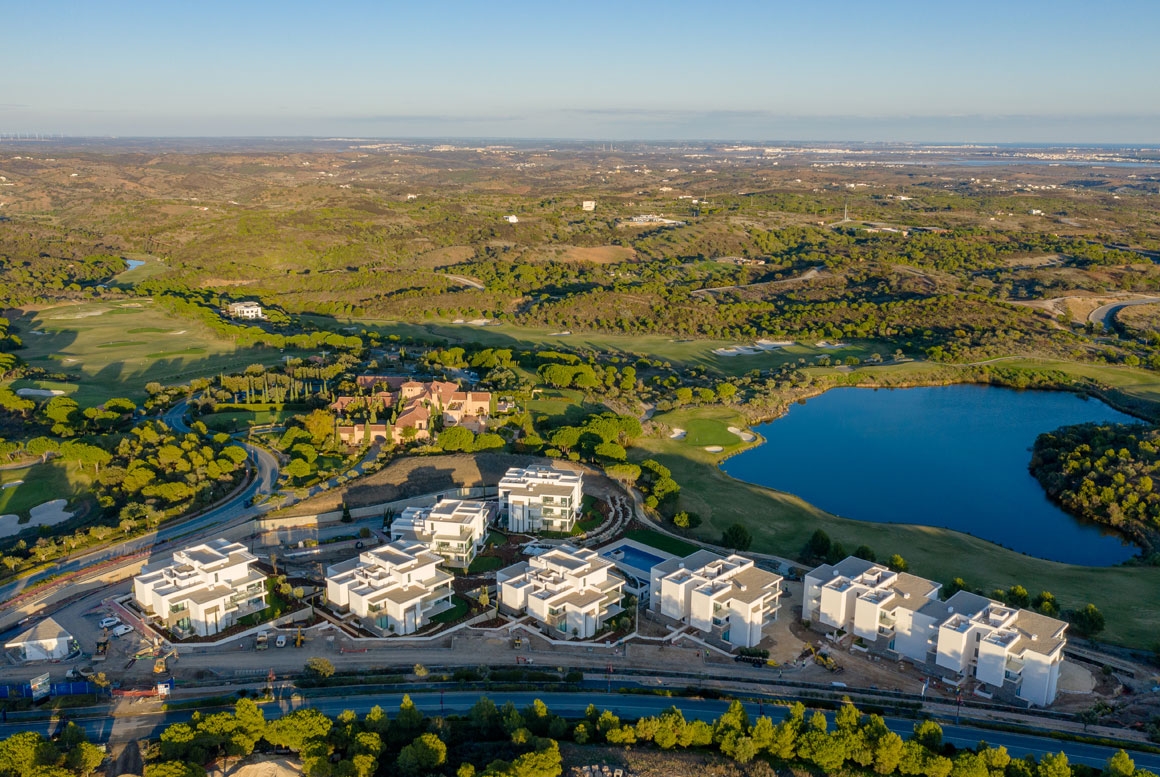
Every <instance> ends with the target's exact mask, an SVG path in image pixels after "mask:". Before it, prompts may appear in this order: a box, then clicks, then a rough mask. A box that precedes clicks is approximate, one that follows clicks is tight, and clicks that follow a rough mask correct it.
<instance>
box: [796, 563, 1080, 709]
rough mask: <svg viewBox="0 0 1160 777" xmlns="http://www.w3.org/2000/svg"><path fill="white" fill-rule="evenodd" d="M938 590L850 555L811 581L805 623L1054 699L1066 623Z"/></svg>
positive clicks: (1044, 700) (1033, 697)
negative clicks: (944, 595) (942, 595)
mask: <svg viewBox="0 0 1160 777" xmlns="http://www.w3.org/2000/svg"><path fill="white" fill-rule="evenodd" d="M939 589H940V584H939V583H936V582H933V581H931V580H927V579H926V578H922V577H918V576H917V575H911V574H908V573H906V572H893V571H891V570H889V569H887V568H886V567H883V566H880V565H878V564H874V563H872V562H869V561H865V560H864V559H860V558H856V557H854V556H850V557H848V558H846V559H843V560H842V561H840V562H838V563H837V564H823V565H821V566H819V567H818V568H816V569H814V570H812V571H811V572H809V573H808V574H807V575H806V577H805V594H804V605H803V609H802V617H803V618H805V619H806V620H809V621H814V622H816V623H819V624H823V625H825V626H831V627H833V628H835V629H843V630H845V631H847V632H851V633H853V634H854V635H856V636H857V637H860V638H861V639H863V640H864V641H865V642H868V643H871V644H873V645H881V646H882V647H883V648H885V649H886V650H887V651H890V652H892V653H896V654H898V655H899V656H901V657H904V658H907V659H909V660H911V661H913V662H916V663H919V664H925V665H928V666H937V667H941V668H943V669H946V670H948V672H949V673H951V674H954V675H957V676H959V677H973V678H975V679H976V680H978V681H979V682H981V683H983V684H985V685H986V686H990V687H992V688H993V689H994V690H999V689H1005V690H1010V691H1013V692H1014V694H1015V696H1017V697H1018V698H1020V699H1023V700H1024V701H1026V702H1028V703H1029V704H1035V705H1039V706H1047V705H1049V704H1051V703H1052V702H1053V701H1054V700H1055V696H1056V692H1057V687H1058V683H1059V671H1060V665H1061V664H1062V663H1063V648H1064V645H1065V644H1066V643H1067V640H1066V638H1065V637H1064V633H1065V632H1066V630H1067V624H1066V623H1064V622H1063V621H1060V620H1056V619H1055V618H1049V617H1047V616H1045V615H1040V614H1039V613H1036V612H1032V611H1031V610H1021V609H1017V608H1014V607H1008V606H1007V605H1004V604H1002V603H1000V602H996V601H993V600H991V599H988V598H987V597H985V596H979V595H978V594H974V593H971V592H969V591H958V592H956V593H955V594H954V595H953V596H951V597H950V598H949V599H947V600H946V601H945V602H944V601H941V600H940V599H939V596H938V595H939Z"/></svg>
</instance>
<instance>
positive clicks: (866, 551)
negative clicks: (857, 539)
mask: <svg viewBox="0 0 1160 777" xmlns="http://www.w3.org/2000/svg"><path fill="white" fill-rule="evenodd" d="M854 555H855V556H857V557H858V558H860V559H864V560H866V561H869V562H871V563H873V562H875V561H877V560H878V556H877V555H876V554H875V553H874V549H873V548H871V547H870V546H869V545H859V546H858V547H856V548H854Z"/></svg>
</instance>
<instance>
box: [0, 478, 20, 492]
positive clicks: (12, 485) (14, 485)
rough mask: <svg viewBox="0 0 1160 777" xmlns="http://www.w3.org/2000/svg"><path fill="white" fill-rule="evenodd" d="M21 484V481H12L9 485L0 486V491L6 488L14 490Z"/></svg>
mask: <svg viewBox="0 0 1160 777" xmlns="http://www.w3.org/2000/svg"><path fill="white" fill-rule="evenodd" d="M23 482H24V481H23V480H13V481H12V482H11V483H5V484H4V485H2V486H0V491H3V490H4V489H6V488H16V487H17V486H19V485H20V484H22V483H23Z"/></svg>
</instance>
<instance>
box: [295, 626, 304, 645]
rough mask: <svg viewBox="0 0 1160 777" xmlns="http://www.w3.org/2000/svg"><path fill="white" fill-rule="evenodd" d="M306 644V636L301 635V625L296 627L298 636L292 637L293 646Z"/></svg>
mask: <svg viewBox="0 0 1160 777" xmlns="http://www.w3.org/2000/svg"><path fill="white" fill-rule="evenodd" d="M305 644H306V637H304V636H302V627H301V626H299V627H298V636H296V637H294V647H296V648H300V647H302V646H303V645H305Z"/></svg>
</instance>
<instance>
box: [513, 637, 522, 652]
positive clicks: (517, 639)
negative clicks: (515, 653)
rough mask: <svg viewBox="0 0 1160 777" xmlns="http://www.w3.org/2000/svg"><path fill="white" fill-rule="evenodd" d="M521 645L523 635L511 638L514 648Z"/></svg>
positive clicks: (518, 647) (517, 648)
mask: <svg viewBox="0 0 1160 777" xmlns="http://www.w3.org/2000/svg"><path fill="white" fill-rule="evenodd" d="M523 646H524V638H523V637H516V638H515V639H513V640H512V647H513V648H515V649H516V650H519V649H520V648H522V647H523Z"/></svg>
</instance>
